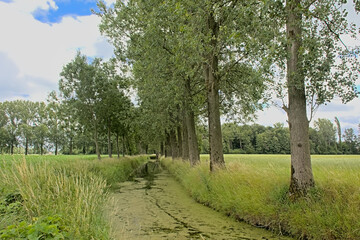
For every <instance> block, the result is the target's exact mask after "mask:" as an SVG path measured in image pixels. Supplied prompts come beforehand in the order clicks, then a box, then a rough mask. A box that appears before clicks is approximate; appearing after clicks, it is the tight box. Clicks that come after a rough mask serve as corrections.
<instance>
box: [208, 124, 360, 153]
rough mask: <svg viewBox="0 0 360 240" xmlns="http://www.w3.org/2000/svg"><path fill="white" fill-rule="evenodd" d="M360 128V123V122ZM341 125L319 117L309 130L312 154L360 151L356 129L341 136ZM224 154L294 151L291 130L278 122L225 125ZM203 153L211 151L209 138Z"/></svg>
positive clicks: (359, 138)
mask: <svg viewBox="0 0 360 240" xmlns="http://www.w3.org/2000/svg"><path fill="white" fill-rule="evenodd" d="M359 127H360V125H359ZM337 130H338V128H337V127H336V126H334V124H333V123H332V122H331V121H330V120H328V119H321V118H320V119H318V120H316V121H315V122H314V128H310V129H309V135H310V152H311V153H312V154H359V153H360V136H357V135H356V134H355V131H354V129H353V128H347V129H345V130H344V134H340V136H338V131H337ZM222 132H223V149H224V153H247V154H252V153H259V154H290V131H289V128H288V127H284V125H283V124H281V123H277V124H275V125H274V126H273V127H265V126H262V125H258V124H254V125H237V124H234V123H225V124H223V125H222ZM201 148H202V152H205V153H207V152H208V145H207V142H206V138H204V140H203V141H202V145H201Z"/></svg>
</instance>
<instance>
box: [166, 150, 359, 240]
mask: <svg viewBox="0 0 360 240" xmlns="http://www.w3.org/2000/svg"><path fill="white" fill-rule="evenodd" d="M225 160H226V163H227V169H226V170H219V171H217V172H216V173H209V171H208V170H207V169H208V167H207V165H208V156H207V155H203V156H202V164H201V165H199V166H197V167H195V168H194V167H193V168H191V167H190V166H189V165H188V164H186V163H183V162H179V161H175V162H174V161H171V160H168V159H164V160H163V161H162V163H163V164H164V165H165V166H166V168H167V169H168V170H169V171H170V172H171V173H172V174H173V175H174V176H175V177H176V179H177V180H178V181H179V182H180V183H181V184H182V185H183V186H184V187H185V188H186V190H187V191H188V192H189V193H190V194H191V196H192V197H193V198H194V199H196V200H197V201H198V202H201V203H203V204H205V205H208V206H210V207H211V208H214V209H216V210H218V211H220V212H222V213H225V214H228V215H230V216H232V217H235V218H237V219H241V220H245V221H246V222H249V223H251V224H254V225H257V226H259V225H260V226H264V227H267V228H270V229H272V230H273V231H276V232H278V233H283V234H285V233H287V234H290V235H292V236H294V237H295V238H299V239H319V240H320V239H348V240H350V239H359V238H360V233H359V231H357V229H359V227H360V223H359V221H358V220H357V219H358V216H359V214H360V209H359V207H358V206H359V204H360V198H359V196H360V188H359V183H360V174H359V172H360V162H359V161H360V159H359V157H358V156H313V157H312V162H313V171H314V175H315V177H316V180H317V181H316V182H317V186H316V187H315V188H312V189H311V190H310V191H309V194H308V196H307V197H306V198H304V199H300V200H298V201H296V202H292V201H290V200H289V197H288V190H289V187H288V181H289V179H290V171H289V169H290V156H288V155H225Z"/></svg>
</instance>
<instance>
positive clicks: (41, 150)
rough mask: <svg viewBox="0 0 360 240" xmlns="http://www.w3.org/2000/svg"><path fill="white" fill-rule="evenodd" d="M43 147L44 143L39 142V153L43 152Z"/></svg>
mask: <svg viewBox="0 0 360 240" xmlns="http://www.w3.org/2000/svg"><path fill="white" fill-rule="evenodd" d="M43 147H44V144H43V143H40V155H43V154H44V151H43Z"/></svg>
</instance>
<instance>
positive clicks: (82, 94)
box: [59, 52, 104, 160]
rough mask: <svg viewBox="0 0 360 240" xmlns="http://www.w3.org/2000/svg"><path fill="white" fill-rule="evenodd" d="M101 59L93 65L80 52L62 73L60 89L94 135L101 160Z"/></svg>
mask: <svg viewBox="0 0 360 240" xmlns="http://www.w3.org/2000/svg"><path fill="white" fill-rule="evenodd" d="M99 62H100V59H95V60H94V61H93V62H92V64H89V63H88V62H87V58H86V56H84V55H81V54H80V52H79V53H78V54H77V55H76V57H75V59H74V60H73V61H71V62H70V63H68V64H67V65H66V66H64V68H63V70H62V72H61V73H60V76H61V79H60V81H59V88H60V91H61V92H62V94H63V95H64V97H65V99H66V100H67V101H71V102H73V104H74V106H75V107H76V108H77V114H78V116H79V120H80V122H81V123H82V124H83V125H84V126H86V127H87V128H88V129H89V130H91V131H92V133H93V140H94V143H95V149H96V154H97V156H98V159H99V160H101V156H100V148H99V141H98V140H99V130H100V127H101V126H100V113H99V111H100V109H101V97H100V96H102V91H104V86H103V82H102V80H103V78H102V77H103V76H102V75H101V74H100V75H99V73H97V69H96V65H98V64H99Z"/></svg>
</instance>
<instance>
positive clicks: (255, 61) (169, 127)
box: [97, 0, 360, 198]
mask: <svg viewBox="0 0 360 240" xmlns="http://www.w3.org/2000/svg"><path fill="white" fill-rule="evenodd" d="M344 3H346V1H340V0H326V1H322V0H315V1H314V0H273V1H258V0H247V1H238V0H206V1H192V0H182V1H177V0H171V1H156V0H147V1H143V0H127V1H119V0H118V1H116V3H115V4H114V5H113V6H112V7H107V6H106V4H105V3H103V2H101V1H100V2H99V4H98V6H99V12H98V13H97V14H98V15H99V16H100V17H101V19H102V22H101V24H100V30H101V31H102V33H103V34H105V35H106V36H108V37H109V39H110V41H111V42H112V43H113V45H114V47H115V53H116V56H117V59H118V60H120V61H123V62H126V63H127V64H128V67H129V68H130V69H131V73H132V80H133V84H134V86H135V87H136V89H137V91H138V96H139V99H138V102H139V106H140V108H141V109H142V110H141V111H142V116H143V118H144V120H143V123H144V127H145V128H146V130H147V131H148V134H147V136H148V137H149V138H150V139H151V141H152V142H153V143H157V144H158V145H159V146H161V143H162V142H164V140H165V143H167V144H166V145H167V146H170V147H168V148H169V149H170V150H171V153H172V155H173V156H175V157H177V156H179V155H180V153H181V156H182V157H183V158H184V159H187V158H189V159H190V163H191V164H192V165H194V164H196V163H197V162H198V161H199V157H198V151H197V149H198V148H197V147H196V145H197V143H196V139H197V138H196V137H195V136H196V131H195V129H194V125H195V124H194V123H195V121H196V119H205V121H206V122H207V124H208V136H209V153H210V170H211V171H214V170H216V169H218V168H224V167H225V162H224V158H223V144H222V131H221V130H222V129H221V124H220V116H221V115H225V114H226V115H228V116H235V117H236V118H238V119H239V118H240V119H242V120H248V119H249V118H252V115H253V113H254V112H255V111H256V110H258V109H260V108H262V106H264V105H263V101H264V100H266V96H267V94H266V93H267V92H276V95H277V97H278V98H281V99H282V100H283V101H282V104H281V107H282V108H283V109H284V110H285V111H286V113H287V116H288V122H289V132H290V152H291V184H290V195H291V196H293V197H294V198H296V197H298V196H301V195H305V194H306V192H307V189H308V188H310V187H312V186H314V183H315V182H314V178H313V174H312V168H311V159H310V140H309V119H308V114H307V106H308V108H309V109H310V114H309V115H310V119H311V118H312V116H313V113H314V111H315V110H316V109H317V107H318V106H319V105H321V104H323V103H326V102H329V101H331V100H332V99H333V98H334V97H335V96H337V97H339V98H341V99H342V100H343V102H345V103H346V102H348V101H350V100H351V99H353V98H354V97H356V96H357V94H358V92H357V90H356V86H355V82H356V79H357V77H358V72H359V62H358V61H357V59H356V58H347V57H343V58H339V57H338V56H339V54H341V56H344V54H345V55H346V53H344V51H345V52H346V50H347V48H346V46H343V45H342V44H343V42H342V41H341V39H340V36H341V35H342V34H349V35H352V34H355V33H356V31H357V30H356V29H355V26H354V25H352V24H349V23H348V22H347V21H346V15H347V12H346V10H344V9H343V8H342V5H343V4H344ZM354 4H355V8H356V10H359V4H360V2H359V1H358V0H354ZM269 89H270V90H271V91H267V90H269ZM307 104H308V105H307ZM159 148H161V147H159ZM187 154H189V155H187Z"/></svg>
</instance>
